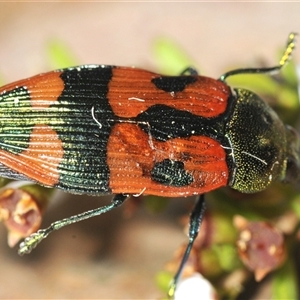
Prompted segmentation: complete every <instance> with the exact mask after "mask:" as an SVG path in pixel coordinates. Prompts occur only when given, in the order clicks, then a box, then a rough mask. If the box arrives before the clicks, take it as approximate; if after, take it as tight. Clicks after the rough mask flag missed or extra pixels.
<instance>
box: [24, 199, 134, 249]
mask: <svg viewBox="0 0 300 300" xmlns="http://www.w3.org/2000/svg"><path fill="white" fill-rule="evenodd" d="M128 196H129V195H124V194H116V195H114V197H113V199H112V203H111V204H109V205H106V206H103V207H99V208H96V209H92V210H89V211H86V212H83V213H81V214H78V215H74V216H71V217H69V218H65V219H62V220H59V221H56V222H54V223H52V224H51V225H50V226H49V227H48V228H45V229H40V230H38V231H37V232H35V233H33V234H31V235H30V236H28V237H27V238H25V239H24V241H23V242H22V243H21V244H20V247H19V251H18V253H19V254H20V255H23V254H27V253H30V252H31V251H32V249H33V248H35V247H36V246H37V245H38V244H39V243H40V242H41V241H42V240H43V239H45V238H46V237H47V236H48V235H49V234H50V233H51V232H52V231H54V230H58V229H60V228H62V227H65V226H67V225H70V224H73V223H77V222H80V221H83V220H86V219H89V218H92V217H95V216H99V215H101V214H104V213H106V212H108V211H111V210H113V209H114V208H116V207H118V206H120V205H121V204H123V202H124V201H125V200H126V199H127V198H128Z"/></svg>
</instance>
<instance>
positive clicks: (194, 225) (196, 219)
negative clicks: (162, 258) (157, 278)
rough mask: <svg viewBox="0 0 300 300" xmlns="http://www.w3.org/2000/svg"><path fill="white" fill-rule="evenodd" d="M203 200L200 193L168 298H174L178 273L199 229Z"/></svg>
mask: <svg viewBox="0 0 300 300" xmlns="http://www.w3.org/2000/svg"><path fill="white" fill-rule="evenodd" d="M205 208H206V205H205V201H204V194H203V195H200V196H199V198H198V200H197V202H196V205H195V207H194V208H193V211H192V213H191V216H190V228H189V242H188V244H187V247H186V249H185V252H184V255H183V258H182V260H181V262H180V265H179V268H178V271H177V273H176V275H175V276H174V278H173V281H172V282H171V285H170V287H169V291H168V296H169V298H170V299H173V298H174V294H175V291H176V286H177V283H178V280H179V278H180V275H181V273H182V270H183V268H184V265H185V263H186V262H187V260H188V258H189V255H190V253H191V250H192V247H193V244H194V242H195V239H196V238H197V236H198V233H199V230H200V226H201V223H202V220H203V216H204V212H205Z"/></svg>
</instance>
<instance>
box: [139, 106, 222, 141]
mask: <svg viewBox="0 0 300 300" xmlns="http://www.w3.org/2000/svg"><path fill="white" fill-rule="evenodd" d="M136 120H137V121H138V124H139V126H140V127H141V128H142V129H143V130H144V131H145V132H147V133H148V134H149V133H150V134H151V136H152V137H153V138H155V139H157V140H159V141H167V140H169V139H173V138H177V137H179V138H185V137H189V136H192V135H205V136H210V137H214V138H216V137H218V136H219V135H220V136H222V134H223V128H222V127H221V123H219V122H217V121H216V119H208V118H204V117H201V116H197V115H194V114H192V113H190V112H188V111H183V110H177V109H175V108H173V107H170V106H167V105H162V104H157V105H153V106H151V107H149V108H148V109H147V110H146V111H144V112H142V113H141V114H139V115H138V116H137V117H136Z"/></svg>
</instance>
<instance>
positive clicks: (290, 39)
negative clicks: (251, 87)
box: [219, 32, 297, 82]
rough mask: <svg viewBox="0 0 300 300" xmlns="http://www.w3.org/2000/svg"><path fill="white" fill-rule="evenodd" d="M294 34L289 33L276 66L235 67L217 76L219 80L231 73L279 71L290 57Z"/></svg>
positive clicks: (223, 79) (293, 47)
mask: <svg viewBox="0 0 300 300" xmlns="http://www.w3.org/2000/svg"><path fill="white" fill-rule="evenodd" d="M296 35H297V33H294V32H292V33H290V34H289V37H288V41H287V45H286V48H285V51H284V53H283V55H282V57H281V59H280V61H279V65H278V66H275V67H270V68H245V69H236V70H232V71H229V72H227V73H225V74H223V75H222V76H221V77H220V78H219V80H220V81H223V82H225V81H226V78H227V77H229V76H233V75H238V74H271V73H277V72H279V71H280V70H281V68H282V67H284V66H285V65H286V64H287V63H288V61H289V60H290V58H291V57H292V52H293V50H294V49H295V46H296V43H295V39H296Z"/></svg>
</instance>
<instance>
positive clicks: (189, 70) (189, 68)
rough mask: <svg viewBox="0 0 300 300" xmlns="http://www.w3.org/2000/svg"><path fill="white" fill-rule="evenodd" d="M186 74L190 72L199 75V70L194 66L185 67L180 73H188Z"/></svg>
mask: <svg viewBox="0 0 300 300" xmlns="http://www.w3.org/2000/svg"><path fill="white" fill-rule="evenodd" d="M186 74H188V75H199V73H198V71H197V70H196V69H195V68H193V67H187V68H186V69H184V70H183V71H182V72H181V73H180V75H186Z"/></svg>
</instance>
